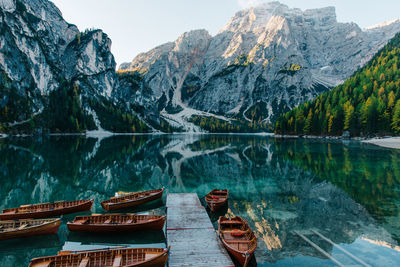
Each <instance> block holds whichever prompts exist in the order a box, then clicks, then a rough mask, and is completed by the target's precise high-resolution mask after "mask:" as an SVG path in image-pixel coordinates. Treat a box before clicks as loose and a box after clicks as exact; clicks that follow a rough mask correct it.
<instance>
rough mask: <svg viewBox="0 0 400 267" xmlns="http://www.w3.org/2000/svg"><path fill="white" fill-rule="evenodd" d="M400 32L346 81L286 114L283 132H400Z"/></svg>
mask: <svg viewBox="0 0 400 267" xmlns="http://www.w3.org/2000/svg"><path fill="white" fill-rule="evenodd" d="M399 65H400V33H398V34H396V36H395V37H394V38H393V39H392V40H391V41H390V42H389V43H388V44H387V45H386V46H385V47H384V48H383V49H382V50H381V51H379V52H378V53H377V54H376V55H375V56H374V57H373V58H372V60H371V61H370V62H369V63H368V64H367V65H366V66H365V67H363V68H362V69H361V70H359V71H357V72H356V73H354V75H353V76H351V78H349V79H348V80H347V81H346V82H345V83H344V84H342V85H340V86H338V87H336V88H334V89H332V90H331V91H329V92H327V93H324V94H322V95H320V96H318V97H317V98H316V99H315V100H314V101H312V102H310V101H308V102H306V103H304V104H301V105H300V106H299V107H297V108H295V109H293V110H291V111H290V112H288V113H286V114H283V115H281V116H280V117H279V119H278V120H277V122H276V129H275V131H276V132H277V133H281V134H318V135H320V134H324V135H325V134H329V135H341V134H342V133H343V132H344V131H348V134H351V135H353V136H359V135H374V134H380V135H387V134H400V70H399Z"/></svg>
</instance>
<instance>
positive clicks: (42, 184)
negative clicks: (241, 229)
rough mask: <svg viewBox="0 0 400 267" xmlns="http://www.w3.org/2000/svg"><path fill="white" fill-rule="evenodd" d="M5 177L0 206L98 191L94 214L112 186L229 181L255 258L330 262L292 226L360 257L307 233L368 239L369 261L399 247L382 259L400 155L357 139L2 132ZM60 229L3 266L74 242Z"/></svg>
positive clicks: (182, 186)
mask: <svg viewBox="0 0 400 267" xmlns="http://www.w3.org/2000/svg"><path fill="white" fill-rule="evenodd" d="M0 177H1V181H2V182H1V187H0V199H1V201H0V208H7V207H13V206H17V205H20V204H27V203H36V202H48V201H56V200H61V199H65V200H72V199H77V198H95V199H96V205H95V207H94V208H93V211H94V212H102V210H101V207H100V205H99V202H100V201H102V200H104V199H107V198H109V197H111V196H113V195H114V193H115V192H116V191H140V190H147V189H151V188H159V187H161V186H165V187H166V188H167V192H196V193H198V195H199V196H200V197H201V196H204V195H205V194H206V193H207V192H208V191H210V190H211V189H213V188H229V189H230V202H229V207H228V209H227V213H228V214H231V215H240V216H243V217H244V218H245V219H247V220H248V221H249V223H250V225H251V226H252V228H253V229H254V230H255V231H256V233H257V236H258V238H259V248H258V250H257V252H256V257H257V262H258V264H259V265H267V264H270V263H277V264H279V263H282V262H283V263H286V264H290V263H293V262H291V261H288V259H293V257H295V258H294V259H296V260H297V259H298V260H299V261H301V260H303V261H304V258H301V259H300V258H299V257H300V256H299V255H303V256H301V257H304V256H305V257H309V258H307V260H306V263H307V264H327V265H330V264H331V263H330V262H329V261H323V260H321V259H323V256H322V255H321V254H320V253H319V252H318V251H316V250H315V249H314V248H312V247H311V246H310V245H309V244H307V243H306V242H304V241H303V240H301V238H299V237H298V236H297V235H295V234H294V231H298V232H301V233H303V234H305V235H306V236H307V237H309V238H310V239H311V240H312V241H313V242H315V243H316V244H318V245H319V246H320V247H322V248H323V249H324V250H325V251H327V252H329V253H332V254H334V255H335V256H336V257H338V258H340V259H341V260H342V261H343V262H344V263H346V264H354V262H351V261H349V259H345V257H344V256H343V255H340V254H338V253H337V250H335V248H334V247H333V246H332V245H330V244H329V243H327V242H325V241H322V240H321V239H320V238H317V237H316V236H315V235H313V234H312V232H311V230H315V231H318V232H319V233H321V234H323V235H324V236H326V237H328V238H329V239H331V240H332V241H334V242H335V243H344V244H349V245H348V246H349V249H350V250H351V249H353V250H354V248H353V246H352V245H351V244H357V246H360V244H359V242H363V243H362V246H361V247H363V249H360V250H354V251H355V252H354V253H358V254H359V255H360V254H361V255H362V256H363V257H364V258H363V259H364V260H365V261H366V262H368V263H370V264H372V265H379V262H377V259H376V257H373V256H371V255H369V254H368V253H369V251H372V250H373V249H375V248H376V247H379V248H380V247H382V245H385V246H391V247H393V248H394V249H390V252H385V251H383V250H378V253H383V252H385V253H388V254H387V255H386V254H385V255H386V256H385V258H386V259H385V262H384V263H385V264H390V263H391V262H396V260H400V258H399V253H398V252H397V251H396V249H397V247H396V246H397V245H398V242H399V239H400V220H399V206H400V204H399V201H400V199H399V190H400V186H399V185H400V153H399V152H398V151H396V150H389V149H382V148H379V147H374V146H371V145H363V144H360V143H358V142H352V141H347V142H345V143H344V142H324V141H322V140H301V139H274V138H268V137H261V136H244V135H198V136H196V135H160V136H157V135H137V136H115V137H110V138H106V139H103V140H97V139H94V138H84V137H71V136H69V137H50V138H44V139H39V140H35V139H30V138H21V139H3V140H0ZM215 219H216V218H213V220H214V223H215ZM64 221H66V220H64ZM62 229H63V228H62ZM63 231H64V232H63ZM63 231H61V233H59V235H58V238H57V242H53V243H52V242H48V243H47V244H48V246H42V245H40V243H39V244H37V247H36V248H34V249H32V248H28V247H24V245H23V241H18V240H15V241H14V242H16V243H14V244H20V247H19V248H20V249H19V250H18V251H19V252H20V254H19V256H18V257H16V256H15V254H14V253H12V252H11V250H9V249H3V250H1V251H0V265H2V266H8V265H9V264H11V263H13V264H17V265H18V264H20V265H25V264H27V263H28V261H29V259H30V257H32V256H44V255H47V254H54V253H55V252H56V251H57V250H59V249H61V247H62V246H63V244H64V243H65V242H68V241H69V237H68V236H69V234H68V232H67V231H66V229H64V230H63ZM71 237H72V236H71ZM87 239H88V238H87V237H86V239H85V242H86V243H87V242H88V241H87ZM150 239H151V238H150ZM76 240H79V235H78V237H77V235H74V236H73V242H76ZM360 240H361V241H360ZM365 240H367V241H365ZM71 241H72V240H71ZM378 241H379V242H381V243H379V244H378V245H376V243H377V242H378ZM18 242H20V243H18ZM96 242H97V243H98V238H97V239H96ZM116 242H118V240H116ZM121 242H122V241H121ZM132 242H135V241H132ZM122 243H124V244H126V242H125V241H124V242H122ZM373 243H375V244H373ZM2 247H3V246H2ZM10 247H12V246H10ZM77 249H79V247H78V248H77ZM32 251H36V252H35V253H33V252H32ZM13 255H14V256H13ZM388 255H389V256H388ZM9 266H12V265H9Z"/></svg>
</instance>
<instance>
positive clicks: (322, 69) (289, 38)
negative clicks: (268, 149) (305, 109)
mask: <svg viewBox="0 0 400 267" xmlns="http://www.w3.org/2000/svg"><path fill="white" fill-rule="evenodd" d="M399 30H400V21H394V22H392V23H387V24H385V25H381V26H376V27H371V28H370V29H365V30H362V29H360V27H358V26H357V25H356V24H355V23H339V22H337V19H336V14H335V9H334V8H333V7H327V8H322V9H313V10H305V11H302V10H300V9H291V8H289V7H287V6H286V5H283V4H280V3H279V2H271V3H267V4H263V5H260V6H257V7H254V8H249V9H246V10H243V11H240V12H238V13H236V14H235V16H233V17H232V18H231V19H230V21H229V22H228V23H227V24H226V25H225V26H224V27H223V28H222V29H221V30H220V31H219V32H218V33H217V34H216V35H215V36H211V35H210V34H209V33H208V32H207V31H205V30H196V31H191V32H187V33H184V34H183V35H181V36H180V37H179V38H178V39H177V40H176V41H175V42H170V43H166V44H163V45H160V46H158V47H156V48H154V49H152V50H150V51H148V52H146V53H142V54H139V55H138V56H137V57H135V58H134V59H133V61H132V62H131V63H124V64H122V65H121V66H120V69H119V70H120V72H124V73H127V72H135V73H137V75H139V76H140V77H141V79H142V81H143V83H144V87H145V88H146V89H147V91H146V92H147V94H148V95H149V96H151V98H152V99H156V100H157V109H158V110H160V111H161V116H162V117H163V118H165V119H166V120H167V121H168V122H170V123H172V124H173V123H176V124H179V123H181V122H182V120H183V121H192V122H196V123H197V124H198V125H199V123H200V121H201V120H200V119H201V118H204V117H207V118H211V117H214V118H215V116H214V115H218V116H219V117H217V118H218V122H220V123H221V122H224V121H228V122H229V121H230V119H231V118H235V119H239V120H243V121H245V122H264V123H270V122H273V121H274V120H275V119H276V116H277V115H279V114H280V113H281V112H282V111H288V110H289V109H291V108H293V107H295V106H297V105H299V104H300V103H302V102H304V101H306V100H310V99H313V98H315V97H316V96H317V95H319V94H320V93H322V92H325V91H328V90H329V89H330V88H332V87H334V86H336V85H338V84H340V83H342V82H343V81H344V80H346V78H348V77H349V76H350V75H351V74H352V73H354V71H356V70H357V69H358V68H360V67H362V66H363V65H364V64H365V63H366V62H368V60H369V59H371V57H372V56H373V55H374V54H375V53H376V52H377V51H378V50H379V49H380V48H382V46H383V45H384V44H386V43H387V41H388V40H390V39H391V38H392V37H393V36H394V35H395V33H396V32H398V31H399ZM136 98H142V99H144V98H146V97H145V96H143V95H141V94H140V90H139V91H137V93H136V95H135V96H134V97H133V96H132V97H131V99H132V100H133V101H134V99H136ZM205 124H207V123H203V125H205Z"/></svg>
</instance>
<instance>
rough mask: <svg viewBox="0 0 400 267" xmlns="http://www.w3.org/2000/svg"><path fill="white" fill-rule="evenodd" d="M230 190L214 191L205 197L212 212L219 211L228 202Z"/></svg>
mask: <svg viewBox="0 0 400 267" xmlns="http://www.w3.org/2000/svg"><path fill="white" fill-rule="evenodd" d="M228 197H229V190H228V189H223V190H219V189H214V190H212V191H211V192H210V193H208V194H207V195H206V197H205V199H206V203H207V206H208V207H209V208H210V210H211V211H212V212H215V211H217V210H218V209H220V208H221V207H223V206H224V205H226V203H227V202H228Z"/></svg>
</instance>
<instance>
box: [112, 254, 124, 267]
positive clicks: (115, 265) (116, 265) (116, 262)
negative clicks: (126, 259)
mask: <svg viewBox="0 0 400 267" xmlns="http://www.w3.org/2000/svg"><path fill="white" fill-rule="evenodd" d="M121 263H122V255H117V256H115V258H114V262H113V265H112V266H113V267H120V266H121Z"/></svg>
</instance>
